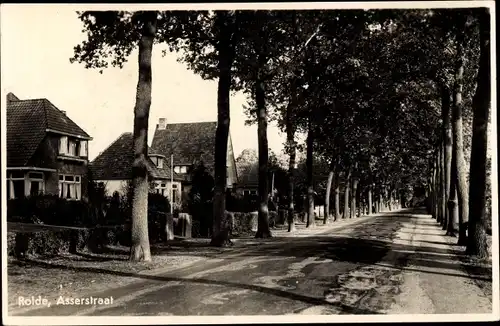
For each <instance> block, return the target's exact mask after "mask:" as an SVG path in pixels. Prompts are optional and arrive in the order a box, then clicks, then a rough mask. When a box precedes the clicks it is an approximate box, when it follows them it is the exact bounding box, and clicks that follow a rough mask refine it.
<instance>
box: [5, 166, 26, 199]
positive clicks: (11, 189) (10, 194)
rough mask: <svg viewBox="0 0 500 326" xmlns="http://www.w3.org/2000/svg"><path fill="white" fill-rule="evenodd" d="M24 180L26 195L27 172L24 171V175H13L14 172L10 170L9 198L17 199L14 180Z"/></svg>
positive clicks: (8, 177) (8, 178) (8, 179)
mask: <svg viewBox="0 0 500 326" xmlns="http://www.w3.org/2000/svg"><path fill="white" fill-rule="evenodd" d="M21 180H22V181H23V182H24V195H25V196H26V173H24V175H23V177H22V178H21V177H12V172H9V174H8V175H7V181H8V187H9V199H15V198H16V196H15V194H16V193H15V191H14V181H21Z"/></svg>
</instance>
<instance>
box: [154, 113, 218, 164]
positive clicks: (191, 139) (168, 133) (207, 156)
mask: <svg viewBox="0 0 500 326" xmlns="http://www.w3.org/2000/svg"><path fill="white" fill-rule="evenodd" d="M216 129H217V122H215V121H213V122H194V123H170V124H167V125H166V128H165V129H163V130H160V129H158V127H157V128H156V130H155V134H154V137H153V142H152V144H151V147H152V148H153V149H154V150H155V151H157V152H159V153H161V154H163V155H165V156H166V157H170V156H171V155H173V156H174V164H175V165H192V164H200V163H203V164H204V165H205V167H206V168H207V170H208V171H209V172H210V173H213V167H214V149H215V132H216Z"/></svg>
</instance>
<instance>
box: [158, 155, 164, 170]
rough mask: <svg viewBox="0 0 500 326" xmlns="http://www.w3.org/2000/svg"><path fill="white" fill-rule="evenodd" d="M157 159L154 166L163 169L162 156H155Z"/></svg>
mask: <svg viewBox="0 0 500 326" xmlns="http://www.w3.org/2000/svg"><path fill="white" fill-rule="evenodd" d="M156 160H157V164H156V166H157V167H158V168H159V169H163V158H162V157H157V158H156Z"/></svg>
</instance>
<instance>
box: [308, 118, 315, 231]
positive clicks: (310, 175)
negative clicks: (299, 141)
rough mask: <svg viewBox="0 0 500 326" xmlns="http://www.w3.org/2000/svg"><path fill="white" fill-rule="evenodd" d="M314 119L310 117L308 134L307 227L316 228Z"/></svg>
mask: <svg viewBox="0 0 500 326" xmlns="http://www.w3.org/2000/svg"><path fill="white" fill-rule="evenodd" d="M311 120H312V117H309V123H308V125H309V126H308V132H307V155H306V169H307V222H306V227H307V228H310V227H315V226H316V219H315V217H314V180H313V152H314V149H313V146H314V131H313V129H312V128H313V125H312V121H311Z"/></svg>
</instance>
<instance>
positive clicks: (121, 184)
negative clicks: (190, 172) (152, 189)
mask: <svg viewBox="0 0 500 326" xmlns="http://www.w3.org/2000/svg"><path fill="white" fill-rule="evenodd" d="M127 181H128V180H96V182H102V183H104V185H105V187H106V192H107V194H108V196H112V195H113V193H114V192H115V191H118V193H119V194H120V195H125V192H124V190H125V189H126V188H125V187H126V185H127ZM155 182H157V183H160V184H161V183H166V190H167V191H166V196H165V197H167V198H168V199H169V200H170V194H171V190H172V183H171V182H170V181H167V180H162V181H160V180H157V181H155ZM173 184H175V185H177V189H178V193H179V195H178V196H179V197H178V198H179V200H180V199H182V197H181V182H180V181H174V183H173Z"/></svg>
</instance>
